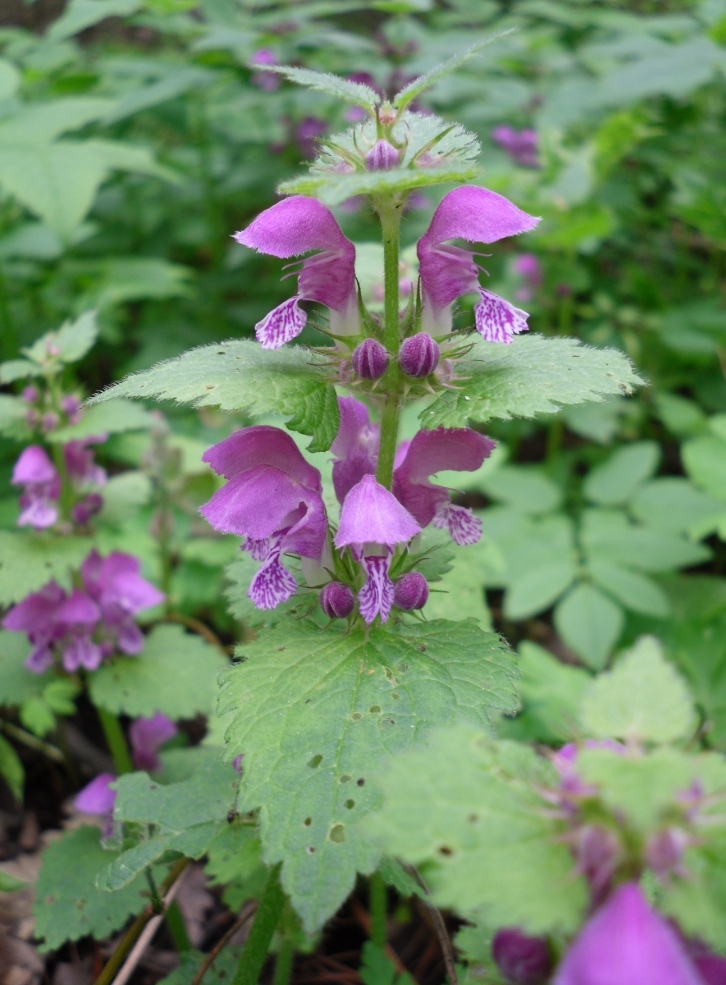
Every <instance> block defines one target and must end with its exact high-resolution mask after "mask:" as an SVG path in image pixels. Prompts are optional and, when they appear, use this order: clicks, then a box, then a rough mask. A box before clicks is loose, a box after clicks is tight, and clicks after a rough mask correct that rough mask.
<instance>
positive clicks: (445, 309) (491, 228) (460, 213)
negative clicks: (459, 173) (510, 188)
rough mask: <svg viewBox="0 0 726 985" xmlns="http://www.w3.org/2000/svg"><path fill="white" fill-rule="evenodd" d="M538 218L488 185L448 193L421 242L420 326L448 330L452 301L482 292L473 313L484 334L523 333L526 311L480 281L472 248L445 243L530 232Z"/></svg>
mask: <svg viewBox="0 0 726 985" xmlns="http://www.w3.org/2000/svg"><path fill="white" fill-rule="evenodd" d="M538 222H539V219H536V218H534V217H533V216H531V215H527V213H526V212H522V211H521V209H518V208H517V206H516V205H514V204H513V203H512V202H510V201H509V200H508V199H506V198H504V197H503V196H502V195H497V194H496V192H492V191H489V189H488V188H478V187H476V186H467V185H464V186H462V187H461V188H455V189H454V190H453V191H451V192H449V193H448V195H445V196H444V198H443V200H442V201H441V203H440V205H439V207H438V208H437V209H436V211H435V212H434V215H433V219H432V220H431V224H430V226H429V228H428V229H427V231H426V232H425V233H424V235H423V236H422V237H421V239H420V240H419V241H418V246H417V252H418V259H419V272H420V277H421V293H422V301H423V312H422V328H424V329H425V330H426V331H429V332H431V333H432V334H435V333H436V332H437V331H438V332H439V333H441V332H446V331H449V330H450V328H451V305H452V304H453V302H454V301H455V300H456V299H457V298H460V297H461V296H462V295H464V294H469V293H471V292H473V291H478V293H479V302H478V303H477V304H476V305H475V306H474V317H475V323H476V330H477V332H479V334H480V335H482V336H483V337H484V338H485V339H487V341H489V342H505V343H506V342H511V341H512V337H513V336H514V335H517V334H518V333H519V332H525V331H526V330H527V312H526V311H521V310H520V309H519V308H515V307H514V305H512V304H510V303H509V302H508V301H505V300H504V299H503V298H500V297H498V296H497V295H496V294H492V292H491V291H487V290H485V289H484V288H483V287H480V286H479V268H478V267H477V265H476V264H475V263H474V259H473V254H472V253H471V252H470V251H469V250H464V249H461V248H460V247H458V246H446V245H444V244H445V243H446V240H449V239H456V238H461V239H465V240H468V241H469V242H480V243H495V242H496V241H497V240H500V239H503V238H504V237H505V236H515V235H517V234H518V233H524V232H527V231H528V230H530V229H533V228H534V227H535V226H536V225H537V223H538Z"/></svg>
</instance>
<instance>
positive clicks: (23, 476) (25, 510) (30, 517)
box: [10, 445, 61, 530]
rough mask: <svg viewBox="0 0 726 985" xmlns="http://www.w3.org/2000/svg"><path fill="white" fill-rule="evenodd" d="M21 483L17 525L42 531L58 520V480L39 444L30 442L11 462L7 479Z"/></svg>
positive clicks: (59, 484) (18, 484)
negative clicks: (18, 456) (10, 473)
mask: <svg viewBox="0 0 726 985" xmlns="http://www.w3.org/2000/svg"><path fill="white" fill-rule="evenodd" d="M10 481H11V482H12V484H13V485H14V486H23V492H22V494H21V496H20V508H21V510H22V512H21V514H20V516H19V517H18V526H19V527H25V526H30V527H35V529H36V530H44V529H45V528H46V527H52V526H53V524H54V523H56V522H57V521H58V505H57V504H58V500H59V498H60V493H61V481H60V476H59V475H58V471H57V470H56V467H55V466H54V465H53V463H52V462H51V460H50V459H49V458H48V456H47V455H46V453H45V452H44V451H43V449H42V448H41V447H40V446H39V445H30V446H29V447H28V448H26V449H25V451H23V452H22V454H21V455H20V458H19V459H18V460H17V462H16V463H15V468H14V469H13V475H12V478H11V480H10Z"/></svg>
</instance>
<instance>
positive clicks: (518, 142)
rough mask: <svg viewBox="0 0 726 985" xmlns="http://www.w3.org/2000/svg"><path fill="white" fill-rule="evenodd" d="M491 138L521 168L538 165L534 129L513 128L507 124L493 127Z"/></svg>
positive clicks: (536, 166) (535, 132)
mask: <svg viewBox="0 0 726 985" xmlns="http://www.w3.org/2000/svg"><path fill="white" fill-rule="evenodd" d="M492 140H493V141H494V142H495V143H497V144H499V146H500V147H501V148H502V150H504V151H506V152H507V154H509V156H510V157H511V158H512V160H513V161H514V162H515V164H520V165H521V166H522V167H523V168H538V167H539V158H538V156H537V150H538V139H537V131H536V130H531V129H529V128H525V129H524V130H515V129H514V127H509V126H501V127H494V129H493V130H492Z"/></svg>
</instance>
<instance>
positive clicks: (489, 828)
mask: <svg viewBox="0 0 726 985" xmlns="http://www.w3.org/2000/svg"><path fill="white" fill-rule="evenodd" d="M550 769H551V767H550V766H549V764H548V763H546V762H545V761H544V760H543V759H542V758H540V757H538V756H537V755H536V753H535V752H534V751H533V750H531V749H529V748H527V747H526V746H523V745H518V744H516V743H508V742H500V743H494V742H492V740H491V739H490V738H488V737H487V736H484V735H482V733H481V732H478V731H476V730H475V729H473V728H470V727H469V728H466V727H461V726H458V727H454V728H448V729H441V730H440V731H438V732H435V733H434V734H433V735H432V737H431V739H430V740H429V742H428V744H427V746H426V747H425V748H423V749H415V750H410V751H408V752H406V753H405V754H403V755H399V756H396V757H394V758H392V759H391V761H390V763H389V765H388V769H387V771H386V774H385V775H384V776H383V777H382V778H381V780H380V781H379V782H380V785H381V786H382V788H383V805H382V807H381V808H380V810H379V811H378V812H377V814H376V815H374V816H372V817H371V819H370V821H369V824H368V827H369V828H370V829H371V831H372V833H373V834H374V836H375V837H376V838H377V840H378V841H379V842H380V844H381V845H382V847H383V848H384V850H386V851H388V852H390V853H391V854H395V855H396V856H398V857H400V858H402V859H404V860H405V861H407V862H410V863H411V864H413V865H416V866H422V865H424V866H425V878H426V883H427V885H428V887H429V889H430V892H431V896H432V898H433V901H434V902H435V903H436V905H437V906H440V907H453V908H454V909H455V910H456V912H457V913H459V914H461V915H463V916H465V917H466V918H471V917H475V918H476V917H478V918H481V919H482V920H483V921H484V922H486V924H487V925H490V926H495V927H501V926H519V927H523V928H524V929H525V930H526V931H528V932H530V933H540V932H543V931H558V932H567V931H570V930H574V929H576V928H577V927H578V926H579V922H580V920H581V917H582V914H583V912H584V910H585V908H586V906H587V892H586V890H585V885H584V880H583V879H581V878H577V877H576V876H575V875H574V873H573V867H572V856H571V854H570V852H569V851H568V849H567V848H566V847H565V846H564V845H563V844H558V843H556V842H555V840H554V839H553V838H552V837H551V822H550V821H549V820H548V819H547V818H546V817H545V816H544V811H543V810H542V801H541V800H540V799H539V798H538V796H537V794H536V793H535V792H534V790H535V788H537V787H543V786H551V785H552V784H553V783H555V782H556V781H555V780H554V778H553V776H552V775H551V773H550ZM413 818H415V823H413V824H412V823H411V822H412V819H413Z"/></svg>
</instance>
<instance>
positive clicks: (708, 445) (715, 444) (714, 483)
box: [682, 435, 726, 501]
mask: <svg viewBox="0 0 726 985" xmlns="http://www.w3.org/2000/svg"><path fill="white" fill-rule="evenodd" d="M682 455H683V464H684V465H685V467H686V471H687V472H688V474H689V475H690V477H691V478H692V479H693V481H694V482H695V483H696V485H697V486H700V487H701V488H702V489H704V490H705V491H706V492H707V493H709V494H710V495H711V496H715V497H716V499H720V500H721V501H723V500H724V499H726V441H722V440H721V438H719V437H717V436H716V435H703V436H702V437H700V438H694V439H693V441H687V442H686V443H685V445H684V446H683V449H682Z"/></svg>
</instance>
